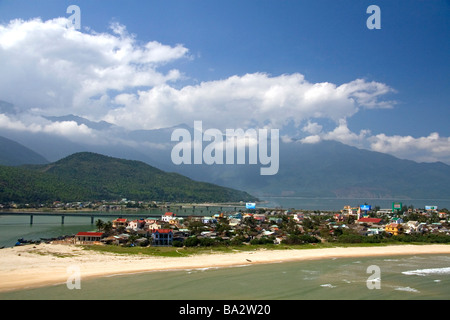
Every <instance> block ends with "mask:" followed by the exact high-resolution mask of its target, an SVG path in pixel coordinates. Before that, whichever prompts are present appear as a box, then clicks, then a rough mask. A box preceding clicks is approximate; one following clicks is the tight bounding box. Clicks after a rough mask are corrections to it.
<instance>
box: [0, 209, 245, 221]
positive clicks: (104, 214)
mask: <svg viewBox="0 0 450 320" xmlns="http://www.w3.org/2000/svg"><path fill="white" fill-rule="evenodd" d="M238 208H244V209H245V206H225V205H224V206H205V205H192V206H171V207H167V208H158V209H150V210H146V211H92V212H83V211H78V212H77V211H71V212H61V211H58V212H40V211H39V212H38V211H36V212H31V211H29V212H16V211H0V216H29V217H30V225H32V224H33V221H34V217H39V216H41V217H61V224H64V220H65V218H66V217H86V218H88V219H89V218H90V219H91V224H94V221H95V218H137V217H139V218H148V217H151V218H152V217H153V218H155V219H157V217H158V218H159V217H161V215H163V214H164V213H165V212H167V211H170V212H173V213H175V214H177V215H178V216H180V217H183V216H189V215H204V214H214V213H217V211H223V210H226V211H229V210H233V209H234V211H236V210H237V209H238ZM166 209H167V210H166ZM204 211H206V212H204Z"/></svg>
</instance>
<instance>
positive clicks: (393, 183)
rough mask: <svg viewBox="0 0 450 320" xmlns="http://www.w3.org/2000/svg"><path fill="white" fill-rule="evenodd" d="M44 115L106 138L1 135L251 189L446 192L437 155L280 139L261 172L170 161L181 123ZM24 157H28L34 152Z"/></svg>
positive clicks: (333, 193)
mask: <svg viewBox="0 0 450 320" xmlns="http://www.w3.org/2000/svg"><path fill="white" fill-rule="evenodd" d="M49 120H51V121H60V122H61V121H73V122H76V123H77V124H79V125H81V124H83V125H85V126H86V127H88V128H90V129H91V130H95V132H96V134H97V136H100V137H105V138H104V141H105V142H104V143H102V142H96V143H94V142H92V141H89V140H86V141H82V140H77V141H74V140H70V139H68V138H65V137H62V136H57V135H50V134H48V133H35V132H34V133H27V132H23V131H22V132H20V131H12V130H6V129H5V130H3V129H0V135H3V136H7V137H8V138H9V139H12V140H15V141H18V142H19V143H21V144H23V145H24V146H25V147H28V148H29V149H32V150H34V152H35V153H39V154H41V155H42V157H43V158H45V159H49V161H53V162H55V161H57V160H59V159H61V158H64V157H67V156H69V155H71V154H74V153H78V152H86V151H87V152H94V153H99V154H103V155H107V156H110V157H117V158H121V159H129V160H139V161H141V162H144V163H146V164H148V165H151V166H153V167H156V168H158V169H160V170H164V171H166V172H176V173H178V174H181V175H184V176H186V177H189V178H190V179H193V180H196V181H204V182H208V183H212V184H215V185H219V186H223V187H227V188H232V189H237V190H245V191H246V192H248V193H249V194H252V195H254V196H256V197H264V196H297V197H333V198H334V197H335V198H370V199H374V198H402V199H442V198H447V197H448V190H449V188H448V186H449V185H450V166H449V165H447V164H444V163H440V162H437V163H417V162H414V161H410V160H403V159H399V158H396V157H394V156H391V155H388V154H384V153H380V152H374V151H368V150H364V149H358V148H355V147H351V146H348V145H345V144H342V143H340V142H336V141H321V142H318V143H314V144H306V143H301V142H286V143H285V142H282V141H280V156H279V159H280V165H279V172H278V174H276V175H274V176H261V175H260V171H259V169H260V167H261V166H260V165H207V164H201V165H174V164H173V163H172V161H171V151H172V148H173V146H174V145H175V144H176V142H172V141H171V134H172V132H173V131H174V130H175V129H176V128H183V129H186V130H189V131H190V132H191V133H193V128H191V127H189V126H188V125H186V124H181V125H179V126H176V127H171V128H162V129H156V130H125V129H123V128H121V127H118V126H114V125H112V124H108V123H107V122H92V121H89V120H86V119H83V118H81V117H77V116H73V115H68V116H64V117H51V118H50V117H49ZM108 139H109V140H108ZM100 140H101V139H100ZM0 158H2V156H0ZM0 161H1V160H0ZM24 161H25V160H24ZM22 162H23V161H22ZM25 162H27V161H25ZM29 163H32V161H31V158H30V161H29ZM111 170H112V168H111Z"/></svg>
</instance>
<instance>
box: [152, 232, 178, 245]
mask: <svg viewBox="0 0 450 320" xmlns="http://www.w3.org/2000/svg"><path fill="white" fill-rule="evenodd" d="M172 244H173V231H172V229H158V230H153V232H152V245H154V246H171V245H172Z"/></svg>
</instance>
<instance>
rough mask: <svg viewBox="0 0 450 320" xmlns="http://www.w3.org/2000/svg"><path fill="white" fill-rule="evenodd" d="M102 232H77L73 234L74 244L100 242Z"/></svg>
mask: <svg viewBox="0 0 450 320" xmlns="http://www.w3.org/2000/svg"><path fill="white" fill-rule="evenodd" d="M103 235H104V233H103V232H78V233H77V234H76V235H75V244H100V240H101V239H102V238H103Z"/></svg>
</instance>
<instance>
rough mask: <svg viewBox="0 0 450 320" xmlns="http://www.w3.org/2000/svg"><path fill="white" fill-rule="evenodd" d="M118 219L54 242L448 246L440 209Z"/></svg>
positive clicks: (445, 215) (448, 230)
mask: <svg viewBox="0 0 450 320" xmlns="http://www.w3.org/2000/svg"><path fill="white" fill-rule="evenodd" d="M125 207H127V205H125ZM130 207H132V206H130V205H128V208H130ZM120 208H121V209H124V207H123V206H122V207H121V206H118V207H115V206H109V207H108V210H109V211H110V212H114V210H119V209H120ZM101 209H103V210H106V209H105V208H101ZM136 212H139V211H136ZM117 216H118V217H117V218H115V219H111V220H109V221H103V220H102V219H98V220H96V222H95V227H96V229H97V230H95V231H90V232H84V231H83V232H78V233H77V234H75V235H71V236H65V237H63V238H60V239H54V240H55V241H54V242H55V243H71V244H81V245H93V244H95V245H119V246H142V247H145V246H175V247H193V246H207V247H209V246H221V245H225V246H229V245H263V244H265V245H272V244H273V245H279V244H289V245H296V244H318V243H326V242H337V243H381V242H390V241H402V242H434V243H449V242H450V224H449V216H450V215H449V211H448V210H447V209H441V210H438V209H437V207H427V208H425V209H414V208H412V207H409V208H408V207H405V206H403V207H400V208H399V207H397V208H396V207H395V204H393V207H392V208H390V209H381V208H379V207H375V208H372V207H371V206H368V205H362V206H358V207H352V206H345V207H344V208H343V209H342V210H340V211H339V212H331V211H327V212H321V211H308V210H295V209H289V210H286V209H268V208H258V209H257V208H253V209H243V210H237V211H228V212H219V211H218V212H217V213H216V214H213V215H198V214H197V215H183V214H177V213H174V212H171V211H167V212H165V213H164V214H162V215H161V216H160V217H158V218H155V217H152V218H140V219H132V218H128V217H126V216H127V215H119V212H118V215H117ZM119 216H120V217H119ZM128 216H129V215H128ZM56 240H58V241H56ZM19 244H23V243H19Z"/></svg>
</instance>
